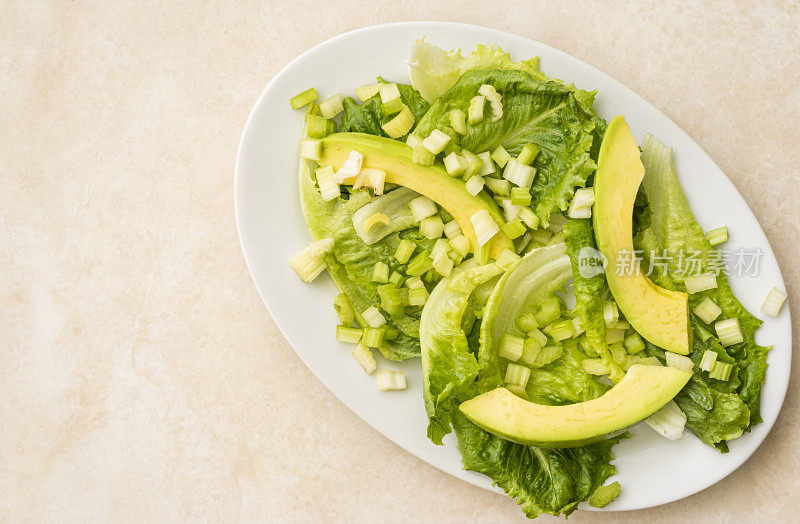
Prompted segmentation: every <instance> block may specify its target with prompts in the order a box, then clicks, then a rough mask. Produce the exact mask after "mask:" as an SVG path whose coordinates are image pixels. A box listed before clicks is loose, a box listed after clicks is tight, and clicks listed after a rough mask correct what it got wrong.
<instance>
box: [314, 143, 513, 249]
mask: <svg viewBox="0 0 800 524" xmlns="http://www.w3.org/2000/svg"><path fill="white" fill-rule="evenodd" d="M353 149H355V150H356V151H358V152H359V153H361V154H362V155H364V162H363V164H362V166H363V167H372V168H377V169H382V170H383V171H385V172H386V183H391V184H397V185H400V186H404V187H407V188H409V189H412V190H414V191H416V192H417V193H420V194H421V195H425V196H426V197H428V198H430V199H431V200H433V201H434V202H436V203H437V204H439V205H440V206H442V207H443V208H445V209H446V210H447V212H448V213H450V214H451V215H453V218H455V219H456V221H457V222H458V225H459V226H461V230H462V231H463V232H464V235H465V236H466V237H467V238H468V239H469V242H470V245H471V246H472V250H473V252H474V251H475V249H476V248H477V246H478V242H477V238H476V236H475V229H474V228H473V227H472V222H471V221H470V217H471V216H472V215H473V214H475V212H477V211H478V210H480V209H485V210H487V211H488V212H489V215H491V217H492V218H494V219H495V221H496V222H497V224H498V225H503V224H504V221H503V215H502V214H501V213H500V210H499V209H498V208H497V204H495V203H494V200H492V199H491V198H490V197H489V195H487V194H486V193H484V192H481V193H478V195H477V196H472V195H470V194H469V193H468V192H467V187H466V184H465V183H464V181H463V180H461V179H458V178H453V177H451V176H450V175H448V174H447V171H445V169H444V167H443V166H441V165H439V164H434V165H431V166H423V165H420V164H415V163H414V162H412V161H411V148H410V147H408V146H407V145H405V144H404V143H402V142H399V141H397V140H392V139H389V138H384V137H381V136H375V135H367V134H364V133H334V134H331V135H328V136H326V137H325V138H323V139H322V157H321V158H320V160H319V164H320V165H330V166H333V167H334V168H335V169H338V168H339V167H341V165H342V164H343V163H344V161H345V159H346V158H347V155H348V154H349V153H350V151H351V150H353ZM506 248H508V249H511V250H513V249H514V244H513V243H512V242H511V239H510V238H508V235H506V234H505V233H504V232H503V231H502V230H500V231H498V232H497V234H496V235H495V236H494V237H493V238H492V239H491V240H489V256H490V257H491V258H495V259H496V258H497V257H498V256H499V255H500V253H501V252H502V251H503V249H506Z"/></svg>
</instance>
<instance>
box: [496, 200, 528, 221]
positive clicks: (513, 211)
mask: <svg viewBox="0 0 800 524" xmlns="http://www.w3.org/2000/svg"><path fill="white" fill-rule="evenodd" d="M495 200H499V202H500V205H501V206H502V207H503V215H504V216H505V218H506V221H507V222H510V221H512V220H514V219H515V218H519V213H520V211H522V206H517V205H514V204H512V203H511V199H510V198H506V197H495Z"/></svg>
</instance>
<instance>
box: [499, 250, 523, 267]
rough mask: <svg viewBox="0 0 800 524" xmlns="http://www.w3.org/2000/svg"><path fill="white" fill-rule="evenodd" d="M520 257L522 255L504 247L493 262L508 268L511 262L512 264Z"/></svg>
mask: <svg viewBox="0 0 800 524" xmlns="http://www.w3.org/2000/svg"><path fill="white" fill-rule="evenodd" d="M520 258H522V257H520V256H519V255H518V254H516V253H514V252H513V251H511V250H510V249H508V248H506V249H504V250H503V251H501V252H500V255H498V257H497V260H495V262H494V263H495V264H497V265H498V266H499V267H501V268H503V269H508V268H510V267H511V265H512V264H514V262H516V261H517V260H519V259H520Z"/></svg>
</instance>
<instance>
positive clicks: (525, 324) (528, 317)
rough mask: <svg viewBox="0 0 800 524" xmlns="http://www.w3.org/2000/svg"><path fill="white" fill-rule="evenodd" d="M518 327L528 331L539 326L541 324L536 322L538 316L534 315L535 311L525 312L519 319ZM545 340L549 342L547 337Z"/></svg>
mask: <svg viewBox="0 0 800 524" xmlns="http://www.w3.org/2000/svg"><path fill="white" fill-rule="evenodd" d="M517 327H518V328H520V329H521V330H522V331H524V332H525V333H527V332H529V331H532V330H534V329H536V328H538V327H539V324H538V323H537V322H536V318H535V317H534V316H533V313H525V314H524V315H522V316H521V317H519V318H518V319H517ZM537 331H538V329H537ZM540 333H541V332H540ZM545 342H547V338H545ZM540 345H541V344H540Z"/></svg>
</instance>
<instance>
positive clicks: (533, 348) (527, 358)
mask: <svg viewBox="0 0 800 524" xmlns="http://www.w3.org/2000/svg"><path fill="white" fill-rule="evenodd" d="M546 340H547V339H546V337H545V341H546ZM542 347H543V344H539V342H538V341H537V340H536V339H535V338H533V337H528V338H526V339H525V342H524V343H523V345H522V355H521V356H520V357H519V359H518V360H519V362H522V363H523V364H526V365H528V366H532V365H533V364H535V363H536V360H537V358H538V357H539V353H541V352H542Z"/></svg>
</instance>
